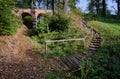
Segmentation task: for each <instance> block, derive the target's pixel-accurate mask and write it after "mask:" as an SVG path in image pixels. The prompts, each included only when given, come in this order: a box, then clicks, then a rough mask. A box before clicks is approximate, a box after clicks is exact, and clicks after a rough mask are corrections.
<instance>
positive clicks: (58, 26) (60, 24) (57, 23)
mask: <svg viewBox="0 0 120 79" xmlns="http://www.w3.org/2000/svg"><path fill="white" fill-rule="evenodd" d="M48 26H49V29H50V31H57V32H60V31H65V30H67V29H68V28H69V27H70V26H71V20H70V18H68V17H66V16H64V15H62V14H56V15H54V16H53V17H52V18H51V20H50V22H49V24H48Z"/></svg>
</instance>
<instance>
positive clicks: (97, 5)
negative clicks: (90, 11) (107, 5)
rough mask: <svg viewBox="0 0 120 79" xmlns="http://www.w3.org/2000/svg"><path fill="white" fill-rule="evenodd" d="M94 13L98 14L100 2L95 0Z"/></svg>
mask: <svg viewBox="0 0 120 79" xmlns="http://www.w3.org/2000/svg"><path fill="white" fill-rule="evenodd" d="M96 3H97V4H96V13H97V14H99V10H100V0H97V2H96Z"/></svg>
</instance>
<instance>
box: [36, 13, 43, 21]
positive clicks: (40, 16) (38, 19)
mask: <svg viewBox="0 0 120 79" xmlns="http://www.w3.org/2000/svg"><path fill="white" fill-rule="evenodd" d="M43 18H44V14H43V13H39V14H38V15H37V22H40V21H41V20H42V19H43Z"/></svg>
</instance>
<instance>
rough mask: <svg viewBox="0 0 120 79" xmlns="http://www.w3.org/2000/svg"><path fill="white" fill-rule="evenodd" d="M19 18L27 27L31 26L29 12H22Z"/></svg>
mask: <svg viewBox="0 0 120 79" xmlns="http://www.w3.org/2000/svg"><path fill="white" fill-rule="evenodd" d="M21 19H22V20H23V24H25V25H26V26H27V28H28V29H31V28H33V27H32V26H33V23H32V19H33V18H32V15H31V14H30V13H27V12H23V13H22V14H21Z"/></svg>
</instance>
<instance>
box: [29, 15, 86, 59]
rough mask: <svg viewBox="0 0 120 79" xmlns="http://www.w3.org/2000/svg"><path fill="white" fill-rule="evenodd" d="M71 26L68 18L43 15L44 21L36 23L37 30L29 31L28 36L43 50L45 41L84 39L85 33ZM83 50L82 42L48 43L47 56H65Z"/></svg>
mask: <svg viewBox="0 0 120 79" xmlns="http://www.w3.org/2000/svg"><path fill="white" fill-rule="evenodd" d="M56 19H57V20H56ZM51 23H52V24H54V25H52V24H51ZM71 24H72V23H71V20H70V19H69V18H68V17H65V16H62V15H54V16H52V17H49V16H46V15H45V16H44V19H43V20H41V21H40V22H39V23H38V27H37V29H36V30H35V29H33V30H32V29H31V30H30V32H29V35H30V36H31V37H32V38H33V39H34V40H36V41H37V42H38V43H40V44H41V46H43V48H45V46H44V44H45V41H46V40H62V39H71V38H81V37H84V35H85V33H83V32H82V31H81V30H80V29H77V28H75V27H72V25H73V24H72V25H71ZM55 25H56V26H55ZM63 26H64V27H63ZM53 27H54V28H53ZM57 27H60V28H57ZM65 27H66V28H65ZM31 31H32V32H31ZM83 50H84V48H83V42H81V41H71V42H64V43H48V52H49V53H48V55H47V56H48V57H59V56H66V55H70V54H73V53H78V52H82V51H83Z"/></svg>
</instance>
